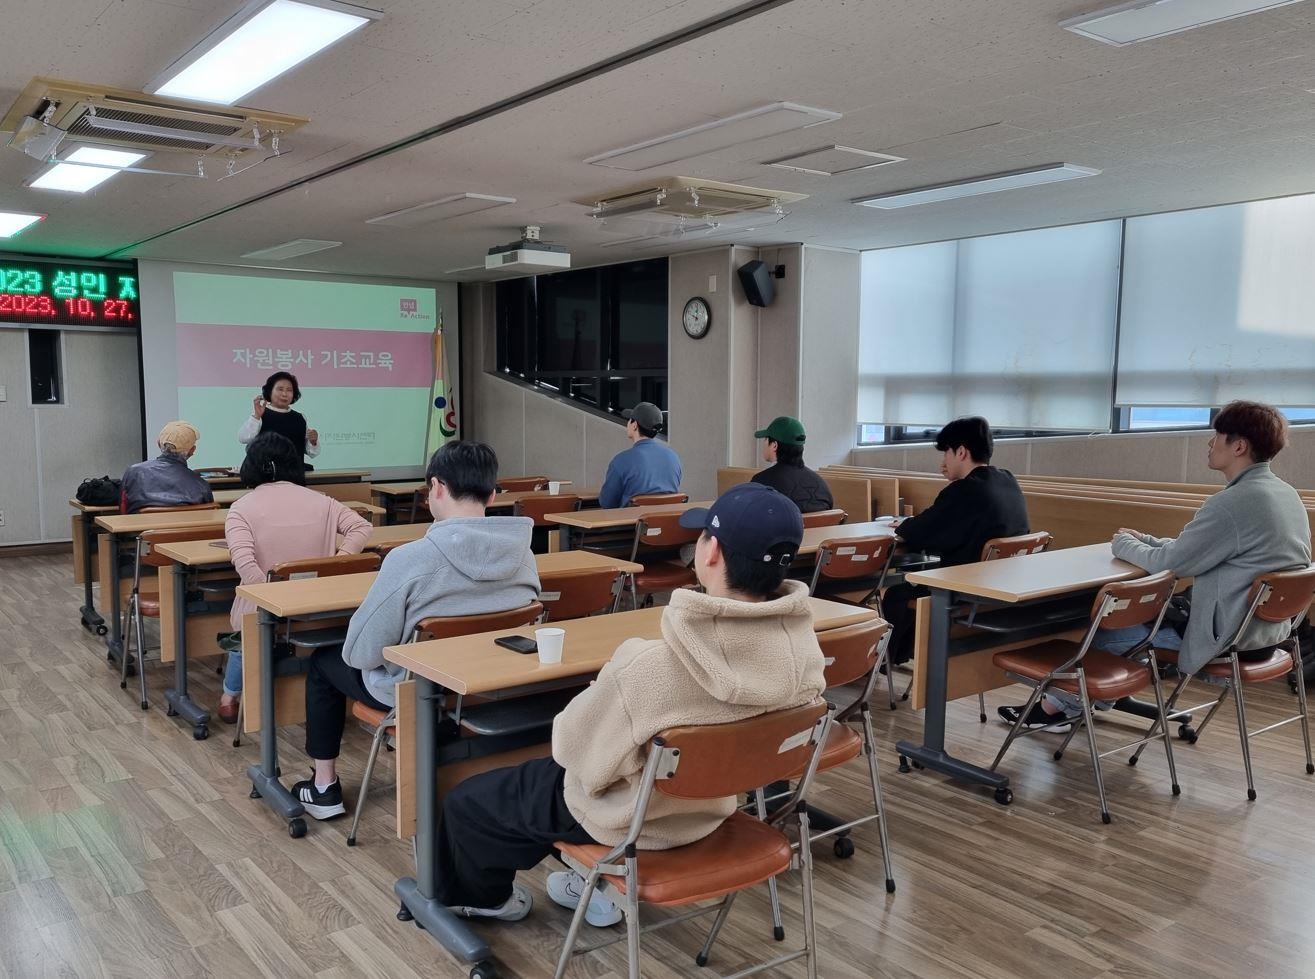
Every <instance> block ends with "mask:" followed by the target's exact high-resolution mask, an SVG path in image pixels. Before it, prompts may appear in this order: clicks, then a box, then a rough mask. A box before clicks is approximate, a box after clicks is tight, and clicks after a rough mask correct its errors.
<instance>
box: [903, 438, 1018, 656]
mask: <svg viewBox="0 0 1315 979" xmlns="http://www.w3.org/2000/svg"><path fill="white" fill-rule="evenodd" d="M936 448H937V449H938V450H939V451H940V453H941V474H942V475H943V476H944V477H945V478H946V479H948V480H949V481H950V485H948V486H946V487H945V489H943V490H941V491H940V493H939V494H937V496H936V501H935V502H934V503H932V505H931V506H929V507H928V508H927V509H926V510H923V511H922V513H920V514H918V515H917V516H916V517H909V518H908V519H906V520H903V521H901V522H900V523H899V524H898V525H897V526H896V528H895V533H896V534H897V535H898V536H899V538H900V540H901V541H902V542H903V544H904V546H905V548H907V549H908V550H910V551H919V552H923V553H928V554H935V555H938V556H939V557H940V559H941V566H942V567H949V566H952V565H956V564H971V563H973V562H974V561H980V560H981V556H982V547H983V546H984V545H985V544H986V542H987V541H989V540H991V539H992V538H994V537H1013V536H1015V535H1017V534H1026V533H1028V523H1027V503H1026V501H1025V500H1024V499H1023V491H1022V490H1021V489H1020V488H1019V486H1018V480H1016V479H1015V478H1014V474H1013V473H1011V472H1009V471H1008V470H1007V469H997V468H995V467H994V466H992V465H990V461H991V452H992V450H993V449H994V440H993V439H992V437H991V426H990V425H989V424H988V423H987V421H986V419H985V418H977V417H973V418H956V419H955V420H954V421H952V422H950V423H949V424H948V425H946V426H945V427H944V428H942V429H941V430H940V433H939V434H937V436H936ZM927 593H928V592H927V590H926V589H925V588H918V587H915V586H913V585H894V586H892V587H891V588H888V589H886V594H885V596H884V597H883V598H882V601H881V610H882V615H883V616H884V617H885V619H886V620H887V621H888V622H889V623H890V625H891V630H892V635H891V650H892V652H891V659H892V661H893V662H895V663H903V662H906V661H907V660H908V659H909V658H910V657H912V655H913V620H914V616H913V610H912V609H911V608H910V607H909V606H910V604H911V602H912V600H913V599H915V598H919V597H921V596H923V595H926V594H927Z"/></svg>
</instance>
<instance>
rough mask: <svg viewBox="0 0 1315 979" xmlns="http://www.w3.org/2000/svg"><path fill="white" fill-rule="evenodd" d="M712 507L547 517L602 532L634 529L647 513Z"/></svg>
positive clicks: (644, 508) (708, 502)
mask: <svg viewBox="0 0 1315 979" xmlns="http://www.w3.org/2000/svg"><path fill="white" fill-rule="evenodd" d="M700 506H703V507H706V506H712V501H711V500H704V501H702V502H699V503H676V504H667V505H666V506H627V507H618V508H617V509H615V510H577V511H576V512H575V513H549V514H545V517H546V518H547V519H548V520H550V521H552V522H553V523H559V524H565V525H567V526H568V527H580V528H582V529H584V530H602V529H604V528H607V527H633V526H634V525H635V521H637V520H638V519H639V518H640V517H641V516H643V515H644V514H646V513H662V512H664V511H670V510H689V509H692V508H693V507H700Z"/></svg>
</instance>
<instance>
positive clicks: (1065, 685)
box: [991, 639, 1151, 700]
mask: <svg viewBox="0 0 1315 979" xmlns="http://www.w3.org/2000/svg"><path fill="white" fill-rule="evenodd" d="M1080 648H1081V647H1080V645H1079V644H1078V643H1075V642H1069V641H1068V640H1065V639H1054V640H1051V641H1050V642H1045V643H1040V644H1039V645H1036V646H1028V647H1026V648H1025V649H1011V650H1009V651H1008V652H1003V653H996V654H995V655H994V656H992V657H991V660H992V662H994V663H995V665H996V666H998V667H999V668H1000V669H1002V670H1004V671H1005V672H1006V673H1016V674H1018V675H1019V676H1025V677H1027V678H1028V679H1030V680H1038V681H1040V680H1043V679H1045V678H1046V677H1047V676H1049V675H1050V673H1051V671H1052V670H1055V669H1058V668H1059V667H1060V666H1063V665H1064V663H1065V662H1066V661H1068V660H1069V659H1070V658H1071V657H1072V656H1073V654H1074V653H1076V652H1077V651H1078V649H1080ZM1082 666H1083V669H1084V670H1085V671H1086V674H1087V693H1088V694H1090V695H1091V696H1092V697H1093V698H1094V699H1096V700H1118V699H1119V698H1120V697H1131V696H1132V695H1133V694H1135V693H1139V692H1140V691H1142V690H1144V689H1146V687H1148V686H1149V685H1150V682H1151V677H1150V671H1149V670H1148V669H1147V668H1146V667H1145V666H1144V665H1143V664H1141V663H1136V662H1134V661H1132V660H1130V659H1128V658H1127V657H1126V656H1116V655H1114V654H1113V653H1107V652H1106V651H1105V650H1103V649H1089V650H1087V655H1086V656H1085V657H1083V660H1082ZM1051 686H1053V687H1055V688H1057V689H1059V690H1066V691H1068V692H1069V693H1077V692H1078V682H1077V681H1076V680H1056V681H1055V682H1054V683H1053V684H1051Z"/></svg>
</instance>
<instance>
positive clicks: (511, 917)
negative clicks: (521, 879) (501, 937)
mask: <svg viewBox="0 0 1315 979" xmlns="http://www.w3.org/2000/svg"><path fill="white" fill-rule="evenodd" d="M532 907H534V895H533V894H531V893H530V892H529V891H528V890H526V889H525V888H524V887H523V886H522V885H520V884H512V885H511V897H509V898H507V901H506V903H505V904H503V905H502V907H500V908H467V907H455V908H449V910H450V911H451V912H452V913H453V914H455V915H460V916H461V917H463V918H497V919H498V920H499V921H521V920H522V919H524V918H525V916H526V915H528V914H529V913H530V908H532Z"/></svg>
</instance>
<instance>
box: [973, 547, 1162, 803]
mask: <svg viewBox="0 0 1315 979" xmlns="http://www.w3.org/2000/svg"><path fill="white" fill-rule="evenodd" d="M1176 581H1177V579H1175V578H1174V575H1173V573H1172V572H1170V571H1162V572H1160V573H1159V574H1156V575H1150V576H1148V577H1145V578H1138V579H1137V580H1135V581H1124V582H1117V583H1113V584H1108V585H1106V586H1105V587H1103V588H1102V589H1101V590H1100V591H1099V592H1098V593H1097V594H1096V599H1095V601H1094V602H1093V603H1092V607H1091V624H1090V625H1089V626H1088V627H1087V632H1086V635H1085V636H1083V638H1082V641H1081V642H1080V643H1075V642H1073V641H1072V640H1068V639H1052V640H1050V641H1049V642H1044V643H1040V644H1039V645H1036V646H1027V647H1024V648H1023V649H1013V650H1009V651H1007V652H1002V653H996V654H995V655H994V656H993V657H992V658H991V659H992V661H993V662H994V663H995V665H996V666H997V667H999V668H1000V669H1002V670H1004V671H1005V673H1007V674H1008V675H1009V676H1010V677H1011V678H1012V679H1015V680H1017V681H1019V682H1020V683H1025V684H1027V685H1029V686H1031V687H1032V696H1030V697H1029V698H1028V700H1027V704H1026V705H1024V707H1023V709H1022V710H1021V711H1019V714H1018V720H1016V721H1015V722H1014V725H1013V727H1012V728H1010V729H1009V734H1008V736H1006V737H1005V741H1004V744H1002V745H1001V746H1000V752H999V754H997V755H996V756H995V761H993V762H992V763H991V771H995V769H996V767H997V766H998V765H999V764H1000V760H1001V759H1002V758H1004V756H1005V752H1006V751H1008V750H1009V746H1010V745H1011V744H1013V743H1014V741H1015V740H1016V739H1017V738H1019V737H1022V736H1024V735H1029V734H1036V733H1037V731H1035V730H1029V731H1024V730H1022V727H1023V721H1024V720H1025V719H1026V718H1027V715H1028V713H1029V712H1030V711H1031V710H1032V707H1033V705H1034V704H1036V703H1037V702H1038V701H1039V700H1040V699H1041V696H1042V695H1043V694H1044V693H1045V692H1046V691H1047V690H1049V689H1050V688H1051V687H1055V688H1056V689H1059V690H1064V691H1067V692H1068V693H1075V694H1077V695H1078V696H1079V697H1081V698H1082V716H1081V718H1080V719H1079V720H1077V721H1075V722H1074V723H1073V724H1072V726H1071V727H1070V729H1069V732H1068V737H1066V738H1065V739H1064V743H1063V744H1061V745H1060V746H1059V750H1058V751H1056V752H1055V760H1056V761H1059V760H1060V759H1061V758H1063V757H1064V750H1065V749H1066V748H1067V747H1068V744H1069V742H1070V741H1072V740H1073V736H1074V735H1075V734H1077V731H1078V727H1080V726H1081V727H1085V728H1086V729H1087V743H1088V745H1089V747H1090V749H1091V767H1092V771H1093V772H1094V773H1095V778H1096V792H1097V794H1098V795H1099V796H1100V818H1101V822H1105V823H1108V822H1109V821H1110V813H1109V806H1108V805H1107V804H1106V801H1105V780H1104V777H1103V775H1102V773H1101V768H1100V760H1101V759H1102V758H1104V757H1105V756H1107V755H1112V754H1114V753H1115V752H1118V751H1123V750H1124V749H1126V748H1139V747H1142V746H1144V745H1146V744H1147V743H1149V742H1151V741H1154V740H1156V735H1155V729H1154V728H1153V729H1152V730H1151V731H1150V732H1148V733H1147V734H1146V736H1145V737H1142V738H1139V739H1137V740H1136V741H1130V742H1128V743H1127V744H1122V745H1119V746H1118V747H1117V748H1111V749H1110V750H1108V751H1103V752H1102V751H1101V750H1100V749H1099V747H1098V746H1097V744H1096V731H1095V727H1094V722H1093V714H1092V706H1091V701H1092V699H1093V698H1094V699H1098V700H1118V699H1119V698H1120V697H1131V696H1132V695H1133V694H1136V693H1140V692H1141V691H1142V690H1145V689H1146V688H1147V687H1152V688H1154V690H1155V703H1156V707H1157V708H1158V711H1159V715H1160V724H1158V725H1157V726H1156V727H1158V728H1159V731H1160V736H1159V740H1161V741H1163V742H1164V754H1165V758H1167V759H1168V762H1169V780H1170V784H1171V785H1172V787H1173V794H1174V795H1178V794H1179V792H1180V791H1181V790H1180V789H1179V786H1178V773H1177V771H1176V769H1175V768H1174V764H1173V743H1172V741H1171V740H1170V738H1169V732H1168V730H1167V729H1166V727H1165V726H1164V724H1163V722H1164V719H1165V717H1166V713H1165V700H1164V691H1163V690H1162V689H1161V688H1160V671H1159V664H1158V663H1157V662H1156V658H1155V648H1154V647H1153V646H1152V644H1151V641H1152V638H1153V637H1154V636H1155V633H1156V631H1157V630H1158V629H1159V628H1160V623H1161V622H1162V621H1163V620H1164V610H1165V608H1166V607H1167V606H1168V604H1169V598H1170V596H1172V595H1173V589H1174V585H1175V583H1176ZM1148 624H1149V625H1150V632H1149V633H1148V634H1147V636H1146V638H1145V639H1144V640H1142V642H1141V643H1139V644H1138V645H1137V646H1135V647H1134V648H1133V649H1131V650H1129V651H1128V652H1127V653H1126V654H1125V655H1123V656H1119V655H1116V654H1114V653H1110V652H1106V651H1105V650H1103V649H1097V648H1095V646H1094V645H1093V643H1094V642H1095V639H1096V633H1097V632H1098V631H1100V630H1101V629H1125V628H1128V627H1130V626H1138V625H1148ZM1041 730H1044V728H1043V729H1041Z"/></svg>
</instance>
